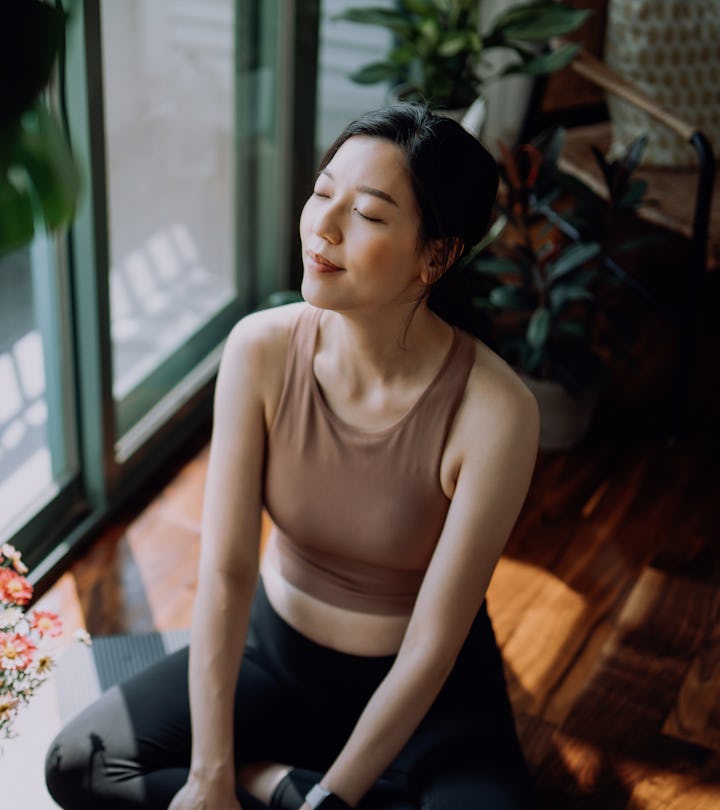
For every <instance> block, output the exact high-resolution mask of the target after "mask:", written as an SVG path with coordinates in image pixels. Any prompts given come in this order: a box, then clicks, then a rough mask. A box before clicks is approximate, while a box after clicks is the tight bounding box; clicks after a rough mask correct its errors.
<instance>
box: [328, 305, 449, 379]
mask: <svg viewBox="0 0 720 810" xmlns="http://www.w3.org/2000/svg"><path fill="white" fill-rule="evenodd" d="M450 336H451V328H450V327H449V326H448V324H446V323H445V322H444V321H442V320H441V319H440V318H438V317H437V316H436V315H435V314H434V313H433V312H431V311H430V310H429V309H428V307H427V304H426V302H425V301H423V302H422V303H421V304H420V306H418V307H417V309H416V310H415V311H414V312H413V310H412V308H409V309H408V310H407V312H406V314H405V315H404V316H403V317H402V318H399V317H398V313H397V310H395V311H394V312H393V313H388V314H387V315H383V314H382V313H378V312H377V311H375V312H373V313H372V314H367V315H366V314H365V313H362V312H361V313H358V312H351V313H347V312H337V311H328V312H326V313H324V314H323V320H322V327H321V346H322V348H323V349H324V350H326V351H328V352H329V353H331V354H333V355H335V356H336V357H337V358H338V367H339V368H343V369H345V370H347V371H348V372H350V373H352V374H353V375H356V376H358V377H366V378H367V377H370V376H372V377H373V378H375V379H380V380H390V379H392V378H395V377H398V376H402V375H403V374H408V373H412V372H413V371H415V370H416V369H417V368H418V367H420V366H422V365H423V363H425V362H428V361H430V362H434V360H435V358H436V356H437V355H439V354H440V355H441V354H444V353H445V352H446V351H447V348H448V343H449V340H450Z"/></svg>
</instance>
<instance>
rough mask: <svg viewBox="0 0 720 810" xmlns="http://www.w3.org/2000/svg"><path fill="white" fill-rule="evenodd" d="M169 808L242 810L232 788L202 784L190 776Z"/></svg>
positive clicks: (180, 809)
mask: <svg viewBox="0 0 720 810" xmlns="http://www.w3.org/2000/svg"><path fill="white" fill-rule="evenodd" d="M168 810H242V806H241V804H240V802H239V801H238V799H237V796H236V795H235V791H234V790H233V789H232V788H228V787H226V786H223V787H221V786H219V785H217V784H215V785H213V784H209V785H208V784H201V783H199V782H198V781H197V780H195V779H193V778H192V777H190V778H189V779H188V781H187V782H186V783H185V784H184V785H183V787H182V788H180V790H179V792H178V793H176V794H175V798H174V799H173V800H172V801H171V802H170V805H169V807H168Z"/></svg>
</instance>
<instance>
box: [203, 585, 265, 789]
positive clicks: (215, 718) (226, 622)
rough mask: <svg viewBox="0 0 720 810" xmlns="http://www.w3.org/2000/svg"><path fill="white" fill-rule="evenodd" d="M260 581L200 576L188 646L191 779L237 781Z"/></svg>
mask: <svg viewBox="0 0 720 810" xmlns="http://www.w3.org/2000/svg"><path fill="white" fill-rule="evenodd" d="M255 585H256V576H255V575H254V574H253V573H252V572H248V575H247V576H234V577H230V576H228V575H227V574H225V573H223V572H219V571H214V570H211V571H205V572H202V571H201V574H200V583H199V586H198V593H197V597H196V602H195V609H194V612H193V625H192V632H191V642H190V673H189V677H190V709H191V717H192V730H193V733H192V762H191V771H192V773H193V774H202V776H203V778H204V779H217V778H219V779H226V780H231V779H232V780H233V781H234V764H233V721H232V718H233V711H232V705H233V700H234V695H235V688H236V683H237V677H238V672H239V669H240V661H241V659H242V653H243V649H244V646H245V640H246V637H247V629H248V622H249V616H250V606H251V603H252V598H253V594H254V591H255Z"/></svg>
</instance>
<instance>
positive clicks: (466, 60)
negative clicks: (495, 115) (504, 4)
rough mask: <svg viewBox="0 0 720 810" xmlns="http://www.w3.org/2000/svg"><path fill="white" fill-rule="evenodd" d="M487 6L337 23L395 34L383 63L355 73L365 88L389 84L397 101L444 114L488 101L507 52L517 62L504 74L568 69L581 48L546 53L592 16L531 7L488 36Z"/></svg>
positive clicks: (464, 1)
mask: <svg viewBox="0 0 720 810" xmlns="http://www.w3.org/2000/svg"><path fill="white" fill-rule="evenodd" d="M479 6H480V2H479V0H398V2H397V4H396V7H395V8H375V7H364V8H361V7H357V8H349V9H347V10H345V11H343V12H342V13H341V14H339V15H338V16H337V17H336V19H341V20H347V21H350V22H356V23H363V24H365V25H378V26H381V27H383V28H386V29H388V30H389V31H390V32H391V33H392V34H393V39H394V42H393V45H392V48H391V49H390V51H389V53H388V54H387V57H386V58H385V59H384V60H383V61H380V62H373V63H371V64H368V65H365V66H364V67H362V68H361V69H360V70H358V71H357V72H355V73H353V74H352V75H351V77H350V78H351V79H352V80H353V81H355V82H357V83H359V84H377V83H379V82H388V83H389V85H390V86H391V88H393V89H394V92H395V95H396V96H398V97H401V98H404V99H406V100H423V101H427V102H428V103H429V104H431V105H432V106H433V107H434V108H436V109H442V110H458V109H460V110H464V109H465V108H467V107H469V106H470V105H472V104H473V102H475V100H476V99H478V97H480V98H481V97H482V96H481V90H482V86H483V84H484V83H485V82H486V81H488V80H489V79H490V78H492V75H488V73H487V70H486V67H487V65H486V57H487V56H488V54H489V53H491V52H493V51H497V50H502V51H505V52H507V53H511V54H514V55H515V57H516V58H515V60H514V61H513V62H512V63H511V64H509V65H507V66H506V67H504V68H503V69H502V70H500V71H499V73H498V74H497V75H502V76H505V75H510V74H526V75H531V76H537V75H541V74H545V73H550V72H552V71H555V70H558V69H560V68H562V67H564V66H565V65H567V64H568V63H569V62H570V60H571V59H572V58H573V56H574V55H575V53H576V50H577V46H576V45H573V44H565V45H562V46H560V47H559V48H558V49H556V50H552V51H549V52H547V51H544V50H543V46H544V45H546V44H547V43H548V42H549V41H550V39H551V38H552V37H557V36H562V35H563V34H567V33H569V32H571V31H574V30H575V29H577V28H579V27H580V26H581V25H582V24H583V22H584V21H585V19H586V18H587V16H588V14H589V12H588V11H586V10H579V9H574V8H570V7H568V6H567V5H565V4H563V3H560V2H525V3H520V4H518V5H513V6H511V7H510V8H508V9H506V10H505V11H503V12H501V13H500V14H498V15H497V16H496V17H495V18H494V19H493V20H492V22H491V24H490V27H489V29H488V30H487V31H486V32H484V33H483V32H480V30H479Z"/></svg>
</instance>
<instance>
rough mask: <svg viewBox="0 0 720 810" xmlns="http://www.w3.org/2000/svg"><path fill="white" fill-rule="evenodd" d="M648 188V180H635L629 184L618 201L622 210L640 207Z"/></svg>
mask: <svg viewBox="0 0 720 810" xmlns="http://www.w3.org/2000/svg"><path fill="white" fill-rule="evenodd" d="M647 187H648V184H647V181H646V180H633V181H632V182H631V183H629V185H628V188H627V190H626V191H625V193H624V194H623V196H622V197H621V198H620V200H619V201H618V205H619V206H620V207H621V208H635V207H636V206H638V205H640V203H641V202H642V198H643V197H644V196H645V192H646V191H647Z"/></svg>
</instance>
